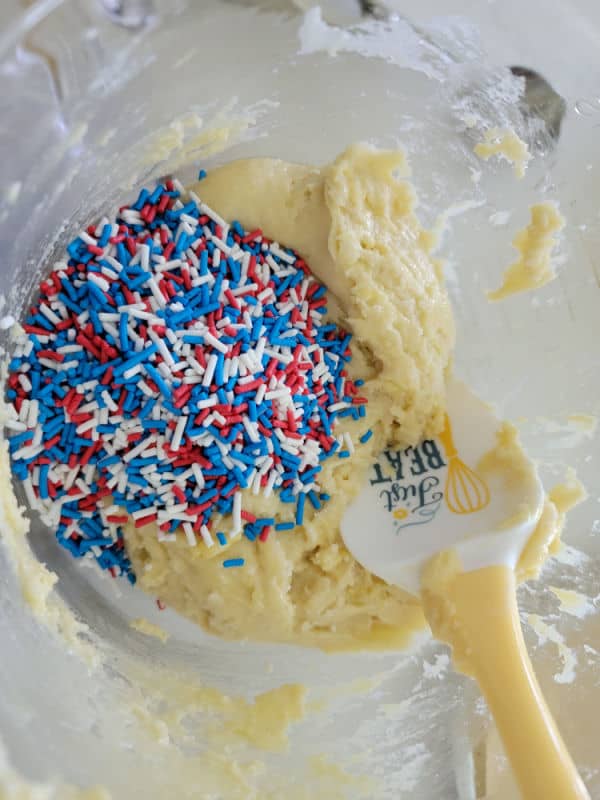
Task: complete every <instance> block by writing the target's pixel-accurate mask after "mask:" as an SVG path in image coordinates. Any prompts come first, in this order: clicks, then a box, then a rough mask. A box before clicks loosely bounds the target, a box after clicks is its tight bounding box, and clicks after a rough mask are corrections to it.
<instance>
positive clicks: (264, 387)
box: [256, 383, 267, 406]
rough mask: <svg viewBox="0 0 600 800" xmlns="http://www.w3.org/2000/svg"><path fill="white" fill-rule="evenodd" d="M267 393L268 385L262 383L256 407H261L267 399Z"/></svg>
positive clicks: (257, 395) (258, 390)
mask: <svg viewBox="0 0 600 800" xmlns="http://www.w3.org/2000/svg"><path fill="white" fill-rule="evenodd" d="M266 391H267V385H266V383H261V385H260V386H259V387H258V389H257V391H256V405H257V406H259V405H260V404H261V403H262V401H263V400H264V399H265V394H266Z"/></svg>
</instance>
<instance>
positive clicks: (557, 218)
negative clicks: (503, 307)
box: [487, 203, 565, 300]
mask: <svg viewBox="0 0 600 800" xmlns="http://www.w3.org/2000/svg"><path fill="white" fill-rule="evenodd" d="M530 213H531V221H530V223H529V225H527V227H525V228H523V230H521V231H519V232H518V233H517V235H516V236H515V238H514V239H513V247H514V248H515V249H516V250H518V251H519V258H518V259H517V260H516V261H515V262H514V263H512V264H511V265H510V266H509V267H508V269H507V270H506V272H505V273H504V277H503V280H502V285H501V286H500V287H499V288H498V289H496V290H495V291H493V292H488V295H487V296H488V300H504V299H505V298H506V297H510V296H511V295H513V294H518V293H519V292H526V291H529V290H530V289H539V288H540V287H541V286H545V285H546V284H547V283H550V281H552V280H554V278H556V272H555V271H554V268H553V266H552V254H553V251H554V248H555V247H556V243H557V240H556V234H557V233H558V232H559V231H561V230H562V228H563V227H564V224H565V220H564V218H563V217H562V215H561V214H560V212H559V211H558V209H557V208H556V206H555V205H553V204H552V203H536V205H533V206H531V209H530Z"/></svg>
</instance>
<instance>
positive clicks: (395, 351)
mask: <svg viewBox="0 0 600 800" xmlns="http://www.w3.org/2000/svg"><path fill="white" fill-rule="evenodd" d="M407 175H408V170H407V166H406V162H405V159H404V156H403V155H402V153H400V152H398V151H378V150H375V149H373V148H370V147H367V146H362V145H355V146H352V147H350V148H349V149H348V150H346V151H345V152H344V153H342V155H341V156H340V157H339V158H338V159H337V160H336V161H335V162H334V163H333V164H331V165H330V166H327V167H324V168H321V169H317V168H313V167H308V166H302V165H297V164H290V163H286V162H283V161H279V160H275V159H252V160H245V161H237V162H232V163H229V164H227V165H225V166H223V167H221V168H218V169H215V170H214V171H212V173H210V174H209V176H208V177H207V178H206V179H204V180H203V181H202V182H201V183H200V184H199V185H198V186H196V187H194V188H195V191H196V192H197V193H198V194H199V195H200V196H201V198H202V200H203V201H204V202H206V203H208V204H209V205H210V206H211V207H213V208H214V209H215V210H216V211H218V213H219V214H221V215H222V216H223V217H225V218H227V219H238V220H239V221H240V222H241V223H242V225H243V226H244V227H245V228H246V229H248V230H252V229H255V228H261V229H263V230H264V232H265V234H266V235H267V236H269V237H271V238H273V239H276V240H277V241H279V242H281V243H283V244H285V245H287V246H290V247H293V248H294V249H296V250H297V251H298V252H299V253H300V254H301V255H302V256H303V257H304V258H305V259H306V260H307V262H308V264H309V265H310V266H311V268H312V270H313V271H314V273H315V274H316V275H317V276H318V277H319V278H320V279H321V280H322V281H323V282H324V283H326V284H327V286H328V287H329V289H330V303H329V307H330V309H331V314H332V316H333V317H335V318H337V319H339V320H341V321H343V322H344V323H345V324H346V325H347V326H348V327H349V328H350V329H351V330H352V332H353V334H354V337H355V338H354V341H353V353H354V358H353V360H352V363H351V365H350V370H349V371H350V373H351V376H352V377H359V376H360V377H362V378H363V379H365V381H366V383H365V386H364V387H363V388H364V393H365V394H366V396H367V397H368V399H369V404H368V407H367V411H368V413H367V418H366V420H360V421H358V422H354V421H351V422H345V423H344V424H340V425H339V427H338V428H337V429H336V432H337V433H344V432H345V431H348V432H350V433H351V435H352V438H353V440H355V441H356V440H357V439H358V437H359V436H360V435H361V434H362V433H364V431H365V430H367V429H368V428H370V429H371V430H372V431H373V436H372V438H371V439H370V441H369V442H368V443H367V444H366V445H362V446H361V447H360V448H357V450H356V452H355V454H354V456H353V457H352V458H350V459H347V460H345V461H339V460H337V459H336V460H335V461H336V463H333V461H334V460H333V459H332V460H328V461H327V462H325V465H324V470H323V472H322V473H321V476H320V484H321V486H322V488H323V491H325V492H327V493H328V494H330V495H331V500H330V501H329V502H328V503H327V504H326V506H325V507H324V508H323V509H322V510H320V511H318V512H314V511H313V510H312V509H310V511H308V512H307V513H306V516H305V523H304V525H303V526H302V527H301V528H296V529H295V530H293V531H291V532H284V533H280V534H278V535H277V537H275V536H271V537H270V538H269V540H268V541H267V542H264V543H261V546H260V547H257V546H256V544H252V543H250V542H248V541H246V540H242V541H240V540H238V541H236V542H234V543H233V544H231V546H230V548H229V549H228V551H227V557H230V556H231V557H242V558H244V559H245V564H244V568H243V569H236V570H225V569H223V567H222V563H221V561H222V559H221V558H219V557H218V555H221V554H222V552H223V551H222V550H221V551H220V553H216V552H214V551H215V550H216V548H212V550H208V549H207V548H205V547H202V546H201V545H198V546H197V547H195V548H190V547H189V546H187V543H186V541H185V539H184V537H178V539H177V541H176V542H169V543H163V542H159V541H158V540H157V531H156V528H155V527H154V526H152V525H150V526H146V527H143V528H138V529H136V528H134V527H133V526H132V525H130V526H128V527H127V529H126V530H125V539H126V543H127V549H128V552H129V555H130V557H131V559H132V562H133V566H134V569H135V572H136V574H137V576H138V581H139V584H140V585H141V587H142V588H143V589H145V590H146V591H147V592H150V593H151V594H153V595H158V596H159V597H160V598H161V600H163V601H164V602H165V603H166V604H167V605H168V606H170V607H172V608H174V609H176V610H177V611H179V612H180V613H182V614H184V615H185V616H187V617H189V618H191V619H193V620H195V621H196V622H198V623H200V624H201V625H202V626H204V627H205V628H206V629H207V630H208V631H210V632H211V633H215V634H218V635H219V636H222V637H225V638H229V639H241V638H249V639H256V640H270V641H280V642H302V643H304V644H313V645H318V646H321V647H324V648H335V649H340V648H344V647H368V646H373V647H384V646H398V645H401V644H404V643H406V641H407V639H408V638H409V637H410V635H411V634H412V632H413V631H414V630H416V629H419V628H422V627H423V625H424V624H425V622H424V617H423V612H422V609H421V607H420V605H419V603H418V601H417V600H416V599H415V598H413V597H410V596H409V595H407V594H405V593H404V592H402V591H401V590H400V589H398V588H396V587H392V586H388V585H387V584H386V583H384V582H383V581H381V580H380V579H378V578H376V577H374V576H373V575H371V574H370V573H369V572H367V571H366V570H365V569H364V568H363V567H362V566H360V565H359V564H358V563H357V562H356V561H355V560H354V559H353V558H352V556H351V555H350V554H349V553H348V552H347V550H346V549H345V547H344V545H343V543H342V540H341V537H340V533H339V526H340V519H341V516H342V514H343V512H344V510H345V508H346V507H347V504H348V502H349V500H350V499H351V498H352V496H353V495H354V494H355V493H356V492H357V491H358V490H359V488H360V485H361V482H362V479H363V476H364V474H365V472H366V469H367V468H368V466H369V464H370V463H371V461H372V460H373V456H374V454H376V453H378V452H379V451H380V450H381V449H382V448H383V447H384V445H385V444H386V443H387V442H390V441H393V442H395V443H398V444H400V445H409V444H415V443H416V442H417V441H418V440H419V439H421V438H422V437H423V436H431V435H434V434H436V433H437V432H439V430H440V429H441V426H442V418H443V411H444V405H445V389H444V383H445V375H446V371H447V369H448V366H449V363H450V358H451V353H452V348H453V343H454V324H453V318H452V312H451V308H450V304H449V301H448V297H447V294H446V291H445V288H444V285H443V281H442V275H441V268H440V265H439V263H437V262H436V260H435V259H434V258H433V257H432V255H431V249H432V245H433V237H432V236H431V234H429V233H428V232H427V231H425V230H424V229H423V228H422V227H421V225H420V224H419V221H418V219H417V217H416V215H415V206H416V199H415V193H414V190H413V188H412V186H411V184H410V183H409V182H408V180H407ZM332 295H333V297H332ZM243 505H244V508H245V509H247V510H249V511H251V512H254V513H257V512H259V511H260V514H261V515H263V516H264V515H269V516H272V515H273V514H274V513H277V514H279V515H280V517H281V518H282V519H284V520H285V519H291V514H292V513H293V512H292V511H290V507H289V505H288V506H284V505H282V504H280V503H279V501H278V500H277V499H276V498H273V497H271V498H269V499H268V500H266V499H265V498H264V497H263V496H262V495H261V496H254V495H252V494H249V493H248V492H246V493H245V496H244V499H243ZM217 524H218V521H217Z"/></svg>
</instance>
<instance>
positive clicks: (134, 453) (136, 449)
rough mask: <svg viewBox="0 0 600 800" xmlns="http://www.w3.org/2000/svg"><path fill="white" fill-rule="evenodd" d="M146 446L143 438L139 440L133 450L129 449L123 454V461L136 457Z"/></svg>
mask: <svg viewBox="0 0 600 800" xmlns="http://www.w3.org/2000/svg"><path fill="white" fill-rule="evenodd" d="M147 447H148V442H147V441H146V440H145V439H144V440H142V441H141V442H139V444H136V446H135V447H134V448H133V450H130V451H129V452H128V453H125V455H124V456H123V461H125V462H129V461H132V460H133V459H134V458H137V457H138V456H139V455H141V453H143V452H144V450H145V449H146V448H147ZM125 477H127V476H125Z"/></svg>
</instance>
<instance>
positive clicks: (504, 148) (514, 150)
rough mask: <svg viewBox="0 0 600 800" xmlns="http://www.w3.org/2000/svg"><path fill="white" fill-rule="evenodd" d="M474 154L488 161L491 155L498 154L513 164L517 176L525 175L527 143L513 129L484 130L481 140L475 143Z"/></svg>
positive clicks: (528, 156)
mask: <svg viewBox="0 0 600 800" xmlns="http://www.w3.org/2000/svg"><path fill="white" fill-rule="evenodd" d="M474 152H475V155H478V156H479V158H482V159H483V160H484V161H488V160H489V159H490V158H492V156H499V157H500V158H503V159H505V161H508V162H509V163H510V164H512V165H513V168H514V171H515V175H516V176H517V178H523V177H524V176H525V170H526V169H527V164H528V163H529V161H530V159H531V153H530V152H529V148H528V147H527V144H526V143H525V142H524V141H523V140H522V139H520V138H519V137H518V136H517V134H516V133H515V132H514V131H511V130H505V129H501V128H490V129H489V130H487V131H486V132H485V135H484V137H483V141H482V142H479V144H476V145H475V148H474Z"/></svg>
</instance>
